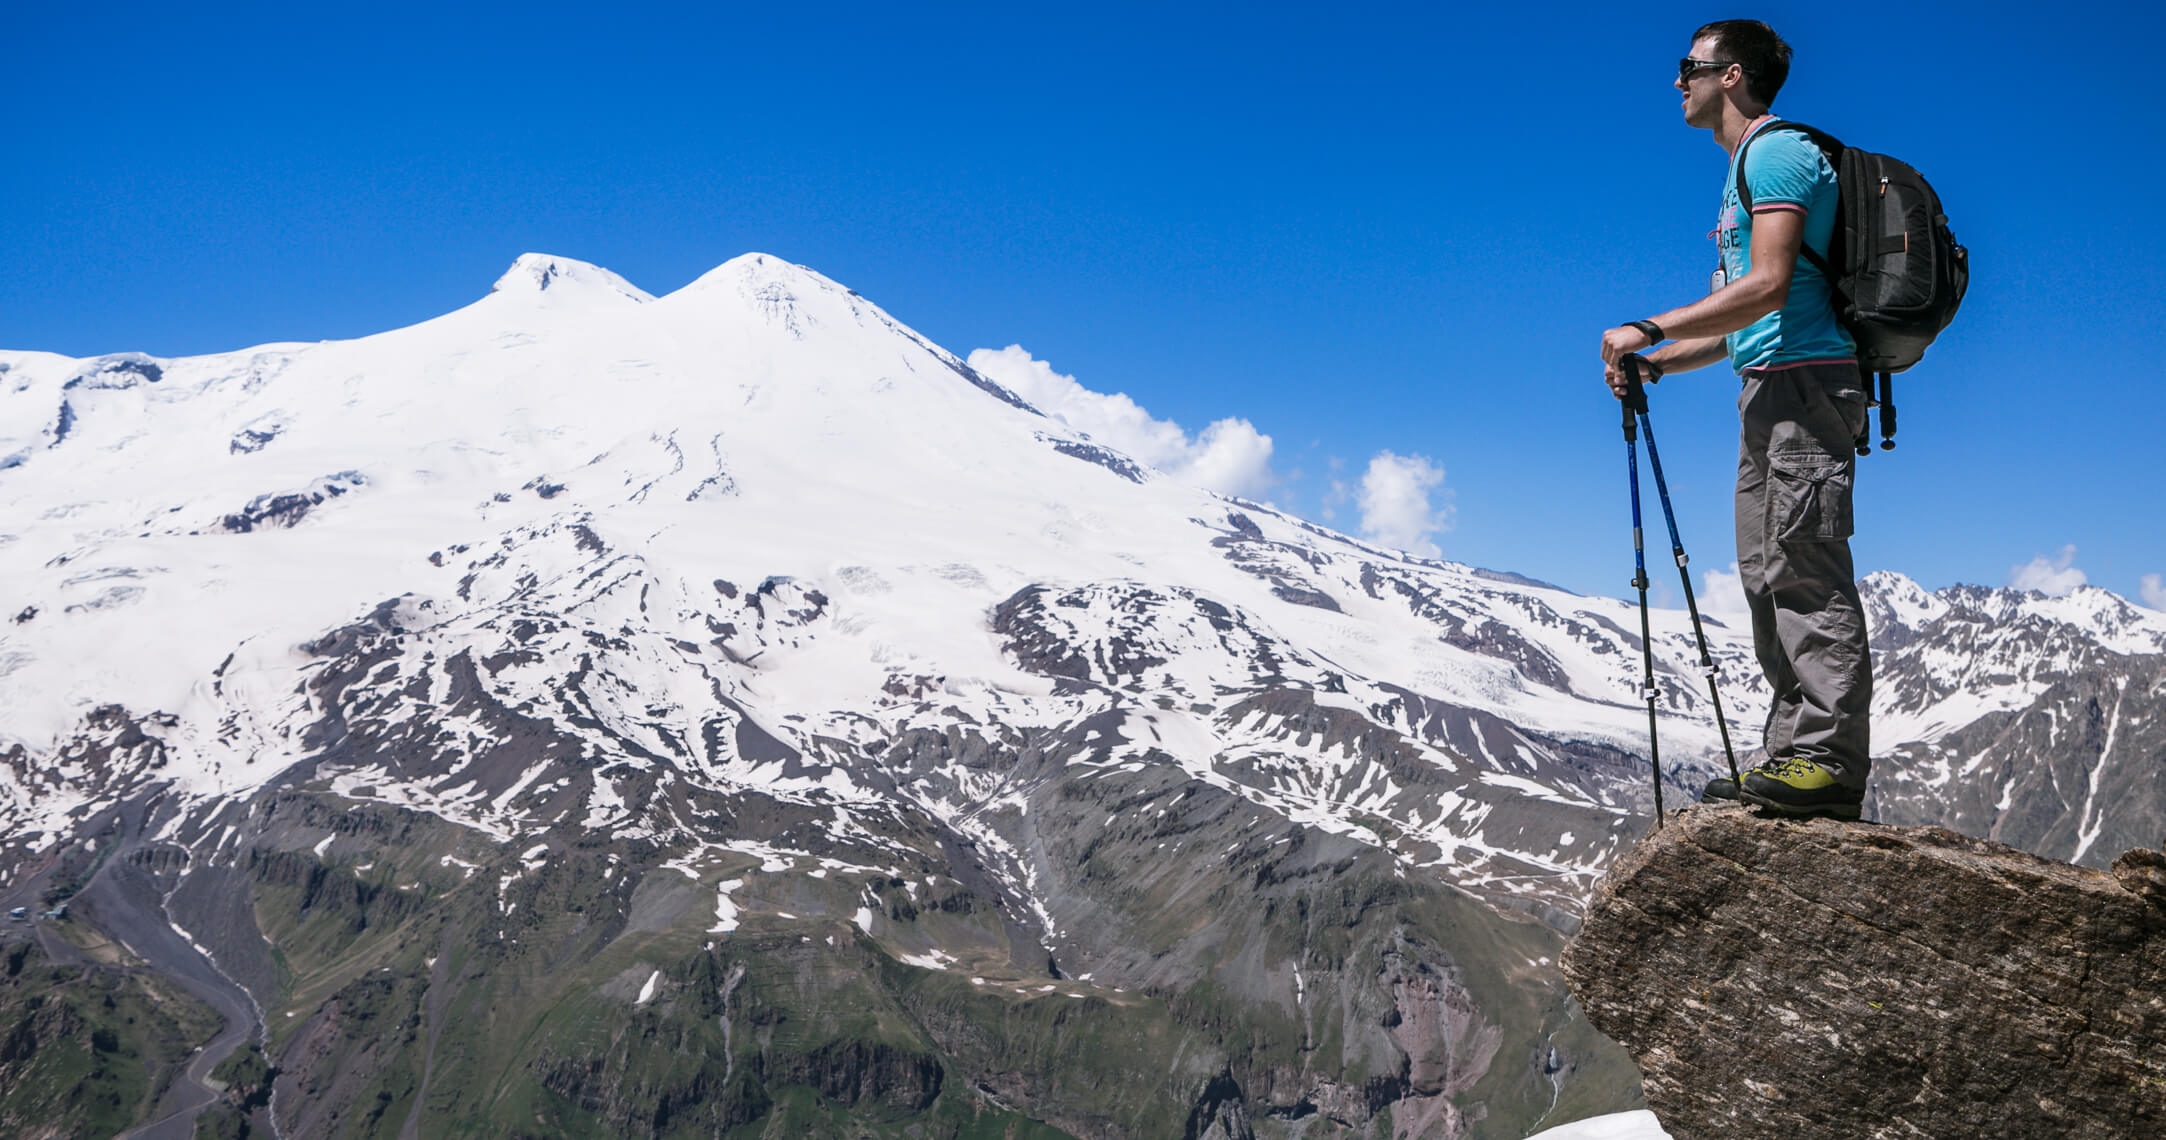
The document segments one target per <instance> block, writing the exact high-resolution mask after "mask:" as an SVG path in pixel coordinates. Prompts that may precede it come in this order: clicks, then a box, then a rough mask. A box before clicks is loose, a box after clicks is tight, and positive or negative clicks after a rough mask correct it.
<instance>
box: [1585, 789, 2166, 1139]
mask: <svg viewBox="0 0 2166 1140" xmlns="http://www.w3.org/2000/svg"><path fill="white" fill-rule="evenodd" d="M1564 970H1565V974H1566V976H1567V978H1569V980H1570V982H1571V985H1572V990H1573V992H1574V994H1575V995H1576V996H1577V997H1578V998H1579V1000H1580V1002H1581V1003H1582V1004H1583V1005H1584V1007H1585V1009H1586V1011H1587V1015H1588V1017H1589V1019H1590V1020H1592V1021H1593V1022H1594V1024H1595V1025H1596V1026H1597V1027H1598V1028H1600V1029H1602V1030H1603V1031H1604V1032H1606V1033H1608V1034H1609V1035H1610V1036H1612V1037H1614V1038H1615V1039H1617V1040H1618V1041H1619V1042H1621V1043H1623V1044H1624V1045H1625V1047H1626V1048H1627V1049H1629V1050H1630V1051H1631V1052H1632V1053H1633V1054H1634V1056H1636V1057H1637V1058H1638V1060H1639V1064H1640V1068H1641V1072H1642V1082H1641V1084H1642V1087H1643V1089H1644V1090H1645V1092H1646V1095H1647V1101H1648V1104H1649V1107H1651V1108H1653V1109H1654V1111H1655V1114H1656V1115H1657V1116H1658V1117H1659V1118H1660V1119H1661V1121H1662V1124H1663V1126H1664V1127H1665V1128H1667V1129H1668V1130H1669V1132H1670V1134H1671V1135H1672V1136H1673V1137H1676V1140H1696V1138H1703V1137H1706V1138H1712V1137H1723V1138H1750V1137H1778V1136H1779V1137H1782V1138H1784V1140H1814V1138H1819V1137H1826V1138H1829V1140H1835V1138H1842V1140H1860V1138H1889V1140H1893V1138H1897V1137H1905V1138H1908V1137H1935V1138H1938V1137H1947V1138H1950V1140H1953V1138H1956V1137H1962V1138H1966V1140H1968V1138H1973V1137H1980V1136H2023V1137H2060V1136H2068V1137H2078V1136H2081V1137H2137V1136H2159V1135H2166V855H2161V854H2159V853H2157V852H2150V851H2140V850H2139V851H2131V852H2129V853H2128V854H2127V855H2124V856H2122V858H2121V859H2120V860H2119V861H2118V862H2116V863H2115V865H2114V868H2113V870H2112V872H2110V873H2109V872H2105V871H2097V870H2092V869H2089V868H2084V867H2077V866H2072V865H2070V864H2067V863H2059V862H2054V861H2052V860H2048V859H2043V858H2039V857H2037V856H2034V855H2029V854H2026V853H2023V852H2020V851H2017V850H2014V849H2013V848H2009V847H2005V846H2002V845H2000V844H1998V843H1992V842H1988V841H1985V840H1980V839H1972V838H1969V837H1966V836H1963V835H1958V834H1956V833H1955V832H1952V831H1947V830H1943V829H1940V828H1930V827H1927V828H1905V827H1883V826H1877V825H1874V824H1863V823H1838V822H1835V821H1832V820H1816V821H1812V822H1808V823H1796V822H1788V821H1776V820H1767V819H1760V818H1755V817H1754V816H1752V815H1750V814H1747V813H1746V812H1745V811H1744V810H1743V809H1741V808H1737V807H1734V806H1733V807H1725V808H1701V809H1697V810H1692V811H1686V812H1682V813H1679V814H1677V815H1675V816H1673V817H1672V818H1671V821H1670V823H1669V826H1667V827H1665V828H1663V829H1661V830H1660V831H1657V832H1655V833H1653V834H1652V835H1650V836H1649V837H1648V838H1647V839H1646V840H1645V841H1644V842H1642V843H1641V844H1640V846H1639V847H1638V848H1637V849H1636V850H1634V851H1633V852H1631V853H1630V854H1629V855H1628V856H1626V857H1625V858H1624V859H1622V860H1620V861H1619V862H1618V863H1617V864H1616V865H1615V866H1614V867H1613V868H1612V870H1611V871H1610V873H1609V875H1608V876H1607V877H1606V878H1605V879H1604V880H1603V881H1602V883H1601V885H1600V887H1599V888H1598V889H1597V892H1596V900H1595V903H1594V906H1593V908H1592V910H1591V911H1590V913H1589V915H1588V917H1587V921H1586V925H1585V927H1584V928H1583V929H1582V930H1581V932H1580V934H1579V935H1578V937H1577V938H1576V939H1575V941H1574V942H1573V944H1572V945H1571V946H1570V948H1569V949H1568V951H1567V952H1566V955H1565V957H1564Z"/></svg>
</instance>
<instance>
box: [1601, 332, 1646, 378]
mask: <svg viewBox="0 0 2166 1140" xmlns="http://www.w3.org/2000/svg"><path fill="white" fill-rule="evenodd" d="M1654 346H1655V342H1654V341H1652V340H1649V339H1648V337H1647V334H1646V333H1643V332H1641V331H1640V330H1638V329H1636V328H1633V327H1632V326H1631V325H1618V326H1617V327H1616V328H1613V329H1611V330H1609V331H1608V332H1606V333H1603V334H1602V363H1604V364H1606V365H1609V366H1610V367H1612V368H1614V367H1616V365H1617V358H1618V357H1620V356H1623V355H1624V354H1625V353H1628V352H1638V351H1639V350H1641V349H1643V348H1653V347H1654Z"/></svg>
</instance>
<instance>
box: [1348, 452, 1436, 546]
mask: <svg viewBox="0 0 2166 1140" xmlns="http://www.w3.org/2000/svg"><path fill="white" fill-rule="evenodd" d="M1443 484H1444V469H1443V468H1442V467H1439V466H1437V465H1436V464H1435V463H1434V462H1431V461H1430V459H1429V457H1428V456H1426V455H1394V454H1392V453H1391V452H1389V451H1379V452H1377V453H1376V455H1375V457H1373V458H1371V459H1370V460H1369V470H1368V471H1367V472H1366V473H1365V474H1363V475H1362V477H1361V495H1360V505H1361V537H1363V538H1366V539H1368V540H1369V541H1371V542H1374V543H1377V544H1379V545H1382V546H1390V547H1396V548H1398V549H1400V550H1404V551H1407V552H1408V553H1410V554H1419V555H1422V556H1424V557H1428V558H1435V557H1436V556H1437V555H1439V554H1441V553H1443V552H1442V551H1441V550H1439V549H1438V548H1437V545H1436V543H1435V542H1432V541H1430V536H1432V535H1434V534H1436V533H1437V532H1439V531H1443V530H1449V529H1451V514H1452V509H1451V505H1450V504H1449V502H1446V503H1445V504H1443V505H1441V506H1439V505H1437V504H1435V503H1433V502H1432V501H1431V497H1430V493H1431V492H1433V491H1437V490H1438V488H1440V487H1442V486H1443ZM1441 494H1442V496H1443V497H1444V498H1446V499H1447V500H1448V499H1449V498H1450V496H1451V492H1450V491H1448V490H1447V491H1443V492H1441Z"/></svg>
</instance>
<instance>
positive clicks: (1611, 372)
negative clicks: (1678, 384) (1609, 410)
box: [1602, 353, 1662, 400]
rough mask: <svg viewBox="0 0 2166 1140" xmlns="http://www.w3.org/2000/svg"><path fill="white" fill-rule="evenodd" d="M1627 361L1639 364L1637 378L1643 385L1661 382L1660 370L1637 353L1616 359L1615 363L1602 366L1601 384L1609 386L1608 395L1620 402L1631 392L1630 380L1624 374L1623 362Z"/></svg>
mask: <svg viewBox="0 0 2166 1140" xmlns="http://www.w3.org/2000/svg"><path fill="white" fill-rule="evenodd" d="M1627 359H1630V360H1632V361H1635V362H1637V363H1638V364H1639V366H1640V367H1639V378H1640V379H1641V380H1642V381H1644V382H1645V383H1648V384H1659V383H1661V382H1662V369H1661V368H1659V367H1657V366H1656V365H1655V364H1654V363H1653V362H1652V361H1650V360H1648V359H1647V358H1646V357H1643V356H1641V355H1639V354H1638V353H1627V354H1625V355H1624V356H1620V357H1618V358H1617V360H1616V362H1615V363H1612V364H1605V365H1603V366H1602V379H1603V382H1605V383H1607V384H1608V385H1609V394H1610V395H1612V396H1615V397H1616V398H1618V399H1620V400H1622V399H1624V398H1625V394H1626V393H1627V392H1628V391H1630V390H1631V387H1632V383H1631V379H1630V377H1628V376H1627V375H1626V374H1625V367H1626V366H1625V363H1624V362H1625V361H1626V360H1627Z"/></svg>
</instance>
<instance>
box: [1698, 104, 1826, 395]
mask: <svg viewBox="0 0 2166 1140" xmlns="http://www.w3.org/2000/svg"><path fill="white" fill-rule="evenodd" d="M1770 121H1772V120H1770ZM1765 129H1766V127H1765V126H1764V125H1763V126H1760V127H1755V128H1754V129H1753V133H1752V134H1749V135H1747V137H1748V138H1751V137H1753V135H1756V134H1758V133H1759V132H1760V131H1763V130H1765ZM1740 149H1743V147H1742V144H1741V145H1740ZM1745 161H1746V162H1748V163H1750V164H1751V165H1750V167H1749V168H1748V169H1747V170H1746V172H1745V176H1746V181H1748V182H1750V183H1751V184H1752V209H1753V213H1755V214H1758V213H1764V212H1766V211H1768V210H1802V211H1803V212H1804V214H1805V242H1806V244H1807V245H1810V246H1811V247H1812V249H1813V251H1814V252H1816V253H1819V254H1820V255H1822V256H1823V257H1824V256H1826V255H1827V250H1828V240H1829V239H1830V238H1832V237H1833V236H1834V234H1835V204H1836V197H1837V191H1836V183H1835V171H1834V170H1833V169H1832V168H1831V167H1829V166H1828V160H1827V156H1825V155H1823V154H1821V153H1820V148H1819V147H1818V146H1816V145H1814V144H1813V141H1812V140H1811V139H1808V138H1806V137H1805V136H1804V135H1802V134H1799V133H1798V132H1796V131H1781V130H1778V131H1774V132H1772V133H1770V134H1768V135H1767V137H1765V138H1756V139H1755V140H1754V142H1753V144H1752V147H1751V149H1750V150H1747V151H1746V152H1745ZM1715 244H1716V247H1717V248H1718V249H1719V250H1720V251H1721V256H1722V271H1723V278H1722V279H1723V280H1725V281H1735V280H1737V279H1739V278H1741V277H1743V276H1744V275H1745V274H1747V273H1749V272H1751V270H1752V218H1750V217H1748V216H1745V215H1744V213H1743V211H1742V210H1741V209H1740V208H1739V198H1738V195H1737V164H1736V163H1735V162H1734V161H1733V162H1732V163H1731V164H1730V172H1729V175H1728V177H1726V178H1725V179H1724V180H1723V183H1722V213H1721V215H1720V216H1719V217H1718V218H1717V219H1716V223H1715ZM1723 340H1724V342H1725V343H1726V344H1727V345H1728V346H1729V349H1730V367H1732V368H1734V369H1736V370H1737V371H1739V372H1743V371H1744V370H1745V369H1747V368H1768V367H1774V366H1780V365H1785V364H1807V363H1816V362H1821V361H1854V360H1856V359H1857V355H1858V350H1857V346H1856V345H1855V344H1854V343H1852V341H1851V339H1850V334H1849V333H1847V332H1844V331H1843V326H1842V325H1841V323H1839V322H1838V321H1836V319H1835V309H1834V306H1833V303H1832V302H1831V301H1830V300H1829V296H1828V282H1827V278H1825V277H1823V276H1821V273H1820V271H1819V270H1817V269H1815V268H1813V266H1812V263H1811V262H1809V261H1807V260H1805V257H1804V255H1802V254H1800V255H1799V256H1798V259H1797V269H1796V270H1795V272H1794V273H1793V274H1792V276H1791V278H1790V297H1789V299H1788V300H1786V301H1784V302H1783V306H1782V308H1780V309H1778V310H1776V311H1774V312H1772V313H1769V314H1768V315H1766V316H1764V317H1761V318H1760V319H1759V320H1757V321H1754V322H1753V323H1751V324H1749V325H1746V326H1745V327H1744V328H1742V329H1739V330H1738V331H1736V332H1734V333H1731V334H1730V335H1729V336H1727V337H1724V338H1723Z"/></svg>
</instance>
